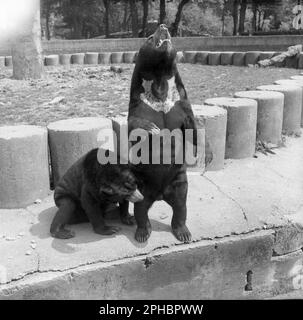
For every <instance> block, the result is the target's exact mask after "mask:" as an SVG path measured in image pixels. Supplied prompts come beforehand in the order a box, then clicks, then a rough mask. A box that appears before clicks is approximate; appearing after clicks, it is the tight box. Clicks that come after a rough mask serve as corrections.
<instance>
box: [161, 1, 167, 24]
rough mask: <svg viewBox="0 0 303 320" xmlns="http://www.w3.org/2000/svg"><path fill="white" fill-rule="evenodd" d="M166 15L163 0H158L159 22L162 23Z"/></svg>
mask: <svg viewBox="0 0 303 320" xmlns="http://www.w3.org/2000/svg"><path fill="white" fill-rule="evenodd" d="M165 17H166V8H165V0H160V16H159V23H160V24H161V23H164V21H165Z"/></svg>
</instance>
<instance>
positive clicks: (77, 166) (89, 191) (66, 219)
mask: <svg viewBox="0 0 303 320" xmlns="http://www.w3.org/2000/svg"><path fill="white" fill-rule="evenodd" d="M54 199H55V203H56V206H57V207H58V211H57V213H56V215H55V217H54V218H53V221H52V224H51V227H50V233H51V235H52V236H53V237H55V238H59V239H69V238H72V237H74V233H73V232H72V231H71V230H68V229H65V225H66V224H75V223H81V222H87V221H89V222H90V223H91V224H92V227H93V229H94V231H95V232H96V233H98V234H101V235H111V234H114V233H116V232H117V231H118V230H119V228H118V227H115V226H108V225H106V224H105V221H104V217H103V216H104V214H105V211H106V209H107V208H108V206H110V205H111V204H113V203H119V210H120V218H121V221H122V223H124V224H128V225H132V224H134V221H133V220H134V219H133V217H132V216H130V215H129V213H128V201H130V202H136V201H141V200H142V199H143V196H142V194H141V193H140V192H139V191H138V189H137V182H136V178H135V176H134V175H133V173H132V172H131V170H130V167H129V165H128V164H119V163H118V164H111V163H106V164H101V163H99V161H98V149H93V150H91V151H89V152H88V153H87V154H86V155H84V156H83V157H81V158H80V159H79V160H78V161H76V162H75V163H74V164H73V165H72V166H71V167H70V168H69V169H68V170H67V172H66V173H65V174H64V176H63V177H62V178H61V179H60V180H59V182H58V184H57V186H56V188H55V192H54Z"/></svg>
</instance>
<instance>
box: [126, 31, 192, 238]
mask: <svg viewBox="0 0 303 320" xmlns="http://www.w3.org/2000/svg"><path fill="white" fill-rule="evenodd" d="M128 126H129V134H130V135H131V132H132V130H133V129H136V128H143V129H146V130H147V131H148V132H149V133H150V134H157V132H156V131H158V132H159V131H160V130H162V129H169V130H170V131H172V130H174V129H180V130H182V132H183V133H184V132H185V130H186V129H192V130H193V137H194V139H193V141H192V143H193V145H195V146H196V145H197V129H196V124H195V120H194V115H193V111H192V108H191V105H190V102H189V100H188V98H187V93H186V90H185V88H184V85H183V83H182V80H181V77H180V75H179V72H178V69H177V64H176V50H175V48H174V47H173V45H172V43H171V38H170V34H169V32H168V30H167V28H166V26H165V25H160V26H159V27H158V29H157V30H156V32H155V33H154V34H153V35H152V36H150V37H149V38H148V39H147V41H146V42H145V44H143V46H142V47H141V48H140V51H139V54H138V57H137V60H136V65H135V69H134V72H133V76H132V81H131V90H130V102H129V115H128ZM183 137H184V135H183ZM149 138H150V136H149ZM184 144H185V141H184V140H183V146H184ZM149 145H151V143H150V144H149ZM171 146H172V148H171V150H172V162H171V164H163V163H160V164H138V165H135V166H134V169H133V171H134V173H135V174H136V176H137V178H138V179H139V180H140V181H141V182H142V185H141V186H139V189H140V191H141V192H142V194H143V196H144V200H143V201H141V202H138V203H135V206H134V215H135V219H136V222H137V230H136V234H135V239H136V240H137V241H139V242H144V241H146V240H147V239H148V238H149V236H150V233H151V225H150V222H149V219H148V210H149V208H150V207H151V206H152V204H153V202H154V201H156V200H162V199H163V200H165V201H166V202H167V203H168V204H169V205H170V206H171V207H172V209H173V217H172V221H171V226H172V231H173V234H174V235H175V236H176V238H177V239H178V240H180V241H183V242H188V241H190V240H191V233H190V231H189V230H188V228H187V227H186V224H185V223H186V214H187V213H186V211H187V209H186V198H187V186H188V183H187V176H186V165H185V164H175V163H174V159H175V158H174V156H175V154H173V152H174V144H173V141H172V144H171ZM160 152H161V151H160ZM183 158H184V154H183Z"/></svg>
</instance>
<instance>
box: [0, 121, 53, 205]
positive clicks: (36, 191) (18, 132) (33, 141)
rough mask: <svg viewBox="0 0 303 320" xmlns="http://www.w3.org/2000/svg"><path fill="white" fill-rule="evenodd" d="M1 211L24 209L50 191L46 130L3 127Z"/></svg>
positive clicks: (0, 138)
mask: <svg viewBox="0 0 303 320" xmlns="http://www.w3.org/2000/svg"><path fill="white" fill-rule="evenodd" d="M0 150H1V152H0V208H2V209H3V208H21V207H25V206H27V205H29V204H31V203H33V202H34V201H35V200H37V199H43V198H45V197H46V196H47V195H48V193H49V189H50V185H49V165H48V150H47V130H46V128H42V127H37V126H29V125H20V126H4V127H0Z"/></svg>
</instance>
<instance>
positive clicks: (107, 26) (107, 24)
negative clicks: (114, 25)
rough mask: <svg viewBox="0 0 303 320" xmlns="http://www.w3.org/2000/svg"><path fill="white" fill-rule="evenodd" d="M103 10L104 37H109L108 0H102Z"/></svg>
mask: <svg viewBox="0 0 303 320" xmlns="http://www.w3.org/2000/svg"><path fill="white" fill-rule="evenodd" d="M103 4H104V8H105V12H104V27H105V37H106V38H109V10H110V1H109V0H103Z"/></svg>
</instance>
